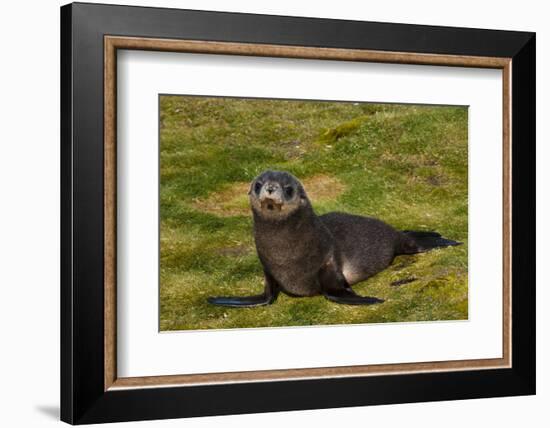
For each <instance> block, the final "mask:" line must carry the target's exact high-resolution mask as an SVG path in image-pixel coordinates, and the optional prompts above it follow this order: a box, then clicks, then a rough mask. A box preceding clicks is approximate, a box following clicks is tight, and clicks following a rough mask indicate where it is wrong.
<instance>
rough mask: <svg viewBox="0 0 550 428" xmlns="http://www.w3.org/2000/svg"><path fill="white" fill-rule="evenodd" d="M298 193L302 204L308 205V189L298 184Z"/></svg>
mask: <svg viewBox="0 0 550 428" xmlns="http://www.w3.org/2000/svg"><path fill="white" fill-rule="evenodd" d="M298 194H299V195H300V203H301V204H302V205H306V204H307V202H308V199H307V194H306V191H305V190H304V188H303V187H302V186H301V185H300V186H298Z"/></svg>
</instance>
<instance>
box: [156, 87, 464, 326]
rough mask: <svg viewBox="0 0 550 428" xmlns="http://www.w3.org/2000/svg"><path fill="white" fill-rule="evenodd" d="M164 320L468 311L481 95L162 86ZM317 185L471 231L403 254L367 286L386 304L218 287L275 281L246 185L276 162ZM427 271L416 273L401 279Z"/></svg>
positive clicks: (342, 202)
mask: <svg viewBox="0 0 550 428" xmlns="http://www.w3.org/2000/svg"><path fill="white" fill-rule="evenodd" d="M160 105H161V112H160V117H161V123H160V126H161V133H160V135H161V154H160V156H161V188H160V205H161V206H160V213H161V262H160V309H161V310H160V318H161V319H160V325H161V330H183V329H205V328H240V327H266V326H301V325H316V324H342V323H365V322H391V321H427V320H451V319H466V318H467V317H468V300H467V299H468V276H467V268H468V264H467V260H468V258H467V249H468V247H467V243H468V222H467V219H468V210H467V207H468V193H467V191H468V183H467V172H468V165H467V158H468V156H467V135H468V128H467V123H468V115H467V109H466V108H462V107H429V106H400V105H377V104H356V103H323V102H296V101H275V100H243V99H224V98H201V97H179V96H163V97H161V103H160ZM268 168H271V169H283V170H287V171H289V172H291V173H293V174H295V175H296V176H297V177H298V178H300V179H301V180H302V182H304V183H305V185H306V190H308V193H309V194H310V196H311V199H312V202H313V205H314V208H315V209H316V211H317V212H318V213H325V212H329V211H334V210H338V211H345V212H350V213H356V214H363V215H370V216H375V217H379V218H381V219H383V220H384V221H386V222H387V223H389V224H391V225H393V226H395V227H396V228H400V229H418V230H436V231H438V232H440V233H442V234H443V235H444V236H446V237H449V238H451V239H455V240H459V241H462V242H464V245H462V246H459V247H453V248H445V249H439V250H435V251H432V252H430V253H427V254H420V255H414V256H400V257H398V258H397V259H396V260H395V261H394V263H393V265H392V266H391V267H390V268H388V269H387V270H386V271H384V272H381V273H380V274H378V275H376V276H375V277H373V278H370V279H368V280H367V281H364V282H362V283H360V284H358V285H356V286H355V287H354V289H355V290H356V291H357V292H358V293H360V294H364V295H373V296H377V297H380V298H383V299H385V300H386V301H385V302H384V303H383V304H381V305H374V306H368V307H365V306H363V307H360V306H359V307H355V306H345V305H338V304H335V303H332V302H329V301H327V300H325V299H324V298H322V297H313V298H303V299H299V298H290V297H287V296H285V295H282V296H280V297H279V299H278V300H277V302H276V303H275V304H274V305H271V306H267V307H260V308H245V309H230V308H222V307H216V306H213V305H210V304H209V303H207V302H206V298H207V297H208V296H216V295H249V294H255V293H259V292H260V291H261V290H262V288H263V277H262V270H261V266H260V262H259V261H258V259H257V256H256V252H255V248H254V241H253V237H252V223H251V216H250V212H249V208H248V205H247V203H248V199H247V197H246V191H247V188H248V183H249V182H250V181H251V180H252V178H254V177H255V176H256V175H257V174H258V173H260V172H261V171H263V170H265V169H268ZM407 278H416V280H415V281H412V282H410V283H407V284H403V285H400V286H392V285H391V284H392V283H393V282H395V281H398V280H401V279H407Z"/></svg>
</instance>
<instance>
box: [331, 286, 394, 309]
mask: <svg viewBox="0 0 550 428" xmlns="http://www.w3.org/2000/svg"><path fill="white" fill-rule="evenodd" d="M324 296H325V297H326V298H327V299H328V300H330V301H332V302H336V303H341V304H343V305H374V304H376V303H383V302H384V300H382V299H378V298H377V297H368V296H359V295H358V294H355V292H354V291H353V290H352V289H343V290H331V292H330V293H328V292H325V293H324Z"/></svg>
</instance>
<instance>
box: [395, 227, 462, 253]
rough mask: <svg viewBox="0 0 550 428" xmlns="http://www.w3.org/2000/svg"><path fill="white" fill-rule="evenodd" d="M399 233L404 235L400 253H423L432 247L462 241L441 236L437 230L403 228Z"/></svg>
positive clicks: (457, 243)
mask: <svg viewBox="0 0 550 428" xmlns="http://www.w3.org/2000/svg"><path fill="white" fill-rule="evenodd" d="M401 233H403V235H405V239H404V240H403V243H402V245H401V254H416V253H424V252H426V251H430V250H431V249H434V248H440V247H451V246H455V245H462V242H458V241H453V240H452V239H447V238H443V237H442V236H441V235H440V234H439V233H437V232H423V231H415V230H404V231H402V232H401Z"/></svg>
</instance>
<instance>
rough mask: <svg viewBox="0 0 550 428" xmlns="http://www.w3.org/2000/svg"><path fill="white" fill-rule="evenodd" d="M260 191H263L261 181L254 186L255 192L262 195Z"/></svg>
mask: <svg viewBox="0 0 550 428" xmlns="http://www.w3.org/2000/svg"><path fill="white" fill-rule="evenodd" d="M260 190H262V183H260V182H259V181H256V184H255V185H254V191H255V192H256V193H260Z"/></svg>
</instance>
